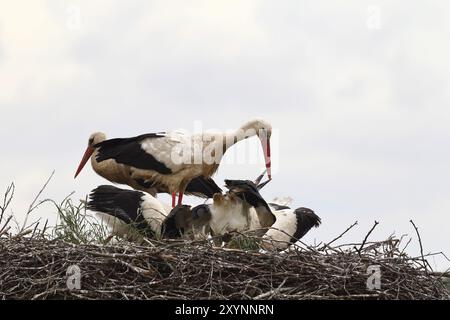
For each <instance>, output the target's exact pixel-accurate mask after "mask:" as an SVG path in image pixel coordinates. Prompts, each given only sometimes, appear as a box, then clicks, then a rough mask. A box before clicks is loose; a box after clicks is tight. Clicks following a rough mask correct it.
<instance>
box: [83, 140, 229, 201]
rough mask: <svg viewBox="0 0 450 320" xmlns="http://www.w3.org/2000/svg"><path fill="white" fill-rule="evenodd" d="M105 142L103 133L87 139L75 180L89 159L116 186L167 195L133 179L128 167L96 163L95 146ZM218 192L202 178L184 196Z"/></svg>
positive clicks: (160, 188)
mask: <svg viewBox="0 0 450 320" xmlns="http://www.w3.org/2000/svg"><path fill="white" fill-rule="evenodd" d="M105 140H106V135H105V134H104V133H103V132H96V133H93V134H92V135H91V136H90V137H89V141H88V147H87V150H86V152H85V153H84V156H83V159H82V160H81V163H80V165H79V167H78V170H77V171H76V174H75V178H76V177H77V176H78V174H79V173H80V172H81V170H82V169H83V167H84V166H85V164H86V163H87V161H88V160H89V159H91V165H92V168H93V169H94V171H95V172H96V173H97V174H98V175H100V176H102V177H103V178H105V179H106V180H109V181H111V182H114V183H118V184H126V185H128V186H130V187H132V188H133V189H136V190H141V191H144V192H147V193H149V194H151V195H152V196H156V194H157V193H169V191H168V189H167V187H166V186H164V185H161V184H159V185H154V184H152V183H151V181H144V180H143V179H140V178H135V177H133V175H132V168H131V167H130V166H128V165H125V164H122V163H117V162H116V161H115V160H114V159H107V160H103V161H98V160H97V156H98V149H99V147H96V145H97V144H99V143H101V142H103V141H105ZM218 192H219V193H221V192H222V189H221V188H220V187H219V186H218V185H217V184H216V183H215V182H214V180H213V179H211V178H205V177H203V176H200V177H196V178H194V179H192V180H191V181H190V182H189V184H188V185H187V187H186V194H189V195H195V196H198V197H202V198H212V197H213V195H214V194H215V193H218Z"/></svg>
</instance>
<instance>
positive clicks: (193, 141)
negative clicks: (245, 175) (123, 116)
mask: <svg viewBox="0 0 450 320" xmlns="http://www.w3.org/2000/svg"><path fill="white" fill-rule="evenodd" d="M271 134H272V127H271V125H270V124H269V123H267V122H265V121H263V120H253V121H249V122H247V123H245V124H244V125H242V126H241V127H240V128H239V129H237V130H235V131H233V132H231V133H200V134H195V135H185V134H183V133H181V132H176V131H172V132H166V133H162V132H161V133H149V134H144V135H140V136H137V137H133V138H119V139H110V140H104V141H101V142H99V143H96V144H94V145H93V146H89V147H88V149H87V150H86V152H85V154H84V156H83V159H82V161H81V163H80V165H79V167H78V170H77V173H76V175H77V174H78V173H79V172H80V171H81V170H82V168H83V166H84V165H85V164H86V162H87V161H88V159H89V158H90V157H91V155H92V154H93V153H94V152H96V155H95V160H96V161H97V162H99V163H101V162H103V161H107V160H114V161H115V162H116V163H118V164H123V165H126V166H128V168H129V170H130V171H129V174H130V176H131V177H132V179H134V180H138V181H140V182H141V183H142V184H148V185H150V186H152V187H155V188H161V189H167V190H168V191H169V192H170V193H171V194H172V206H174V205H175V197H176V193H177V192H178V193H179V198H178V204H181V203H182V198H183V193H184V192H185V190H186V187H187V185H188V184H189V182H190V181H192V179H194V178H196V177H200V176H203V177H205V178H210V177H211V176H212V175H213V174H214V173H215V172H216V171H217V169H218V167H219V164H220V161H221V159H222V157H223V154H224V153H225V151H226V150H227V149H228V148H229V147H231V146H232V145H233V144H235V143H237V142H238V141H241V140H243V139H246V138H249V137H251V136H258V137H259V139H260V140H261V144H262V146H263V151H264V157H265V163H266V168H267V173H268V176H269V178H271V163H270V137H271ZM76 175H75V176H76Z"/></svg>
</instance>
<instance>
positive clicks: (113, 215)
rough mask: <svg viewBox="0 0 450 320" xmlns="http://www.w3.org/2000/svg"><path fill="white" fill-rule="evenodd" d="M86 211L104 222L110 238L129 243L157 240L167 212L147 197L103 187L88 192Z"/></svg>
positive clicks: (152, 198)
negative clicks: (116, 237) (143, 238)
mask: <svg viewBox="0 0 450 320" xmlns="http://www.w3.org/2000/svg"><path fill="white" fill-rule="evenodd" d="M87 209H88V210H91V211H94V212H95V213H96V214H97V215H98V216H99V217H100V218H101V220H102V221H104V222H106V224H107V225H108V226H109V228H110V229H111V234H112V235H116V236H118V237H121V238H125V239H128V240H131V241H139V240H141V239H142V237H143V236H145V237H148V238H157V237H160V235H161V224H162V222H163V221H164V220H165V219H166V216H167V214H168V210H170V208H168V207H167V206H165V205H164V204H162V203H161V202H160V201H159V200H158V199H156V198H155V197H153V196H152V195H150V194H145V193H143V192H140V191H134V190H125V189H120V188H117V187H113V186H107V185H103V186H99V187H97V188H96V189H94V190H92V192H91V193H90V195H89V201H88V203H87Z"/></svg>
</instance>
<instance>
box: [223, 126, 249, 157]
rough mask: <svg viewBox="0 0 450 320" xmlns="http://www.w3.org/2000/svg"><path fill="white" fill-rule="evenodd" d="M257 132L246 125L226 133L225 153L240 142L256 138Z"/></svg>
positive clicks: (224, 141) (224, 140)
mask: <svg viewBox="0 0 450 320" xmlns="http://www.w3.org/2000/svg"><path fill="white" fill-rule="evenodd" d="M256 135H257V132H256V130H255V129H253V128H252V127H251V126H249V125H244V126H242V127H241V128H239V129H237V130H235V131H232V132H229V133H226V134H225V135H224V139H223V143H224V151H226V150H228V148H230V147H231V146H233V145H235V144H236V143H238V142H239V141H242V140H245V139H247V138H250V137H253V136H256Z"/></svg>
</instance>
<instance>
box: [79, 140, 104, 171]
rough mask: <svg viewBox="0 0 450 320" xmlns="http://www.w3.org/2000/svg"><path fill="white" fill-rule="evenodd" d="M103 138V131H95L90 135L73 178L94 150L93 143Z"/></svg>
mask: <svg viewBox="0 0 450 320" xmlns="http://www.w3.org/2000/svg"><path fill="white" fill-rule="evenodd" d="M105 140H106V135H105V134H104V133H103V132H95V133H93V134H91V135H90V137H89V140H88V146H87V149H86V151H85V152H84V155H83V158H82V159H81V162H80V164H79V166H78V169H77V172H76V173H75V178H76V177H77V176H78V174H79V173H80V172H81V170H83V167H84V166H85V165H86V162H88V160H89V159H90V158H91V156H92V154H93V153H94V151H95V145H96V144H98V143H100V142H102V141H105Z"/></svg>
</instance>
